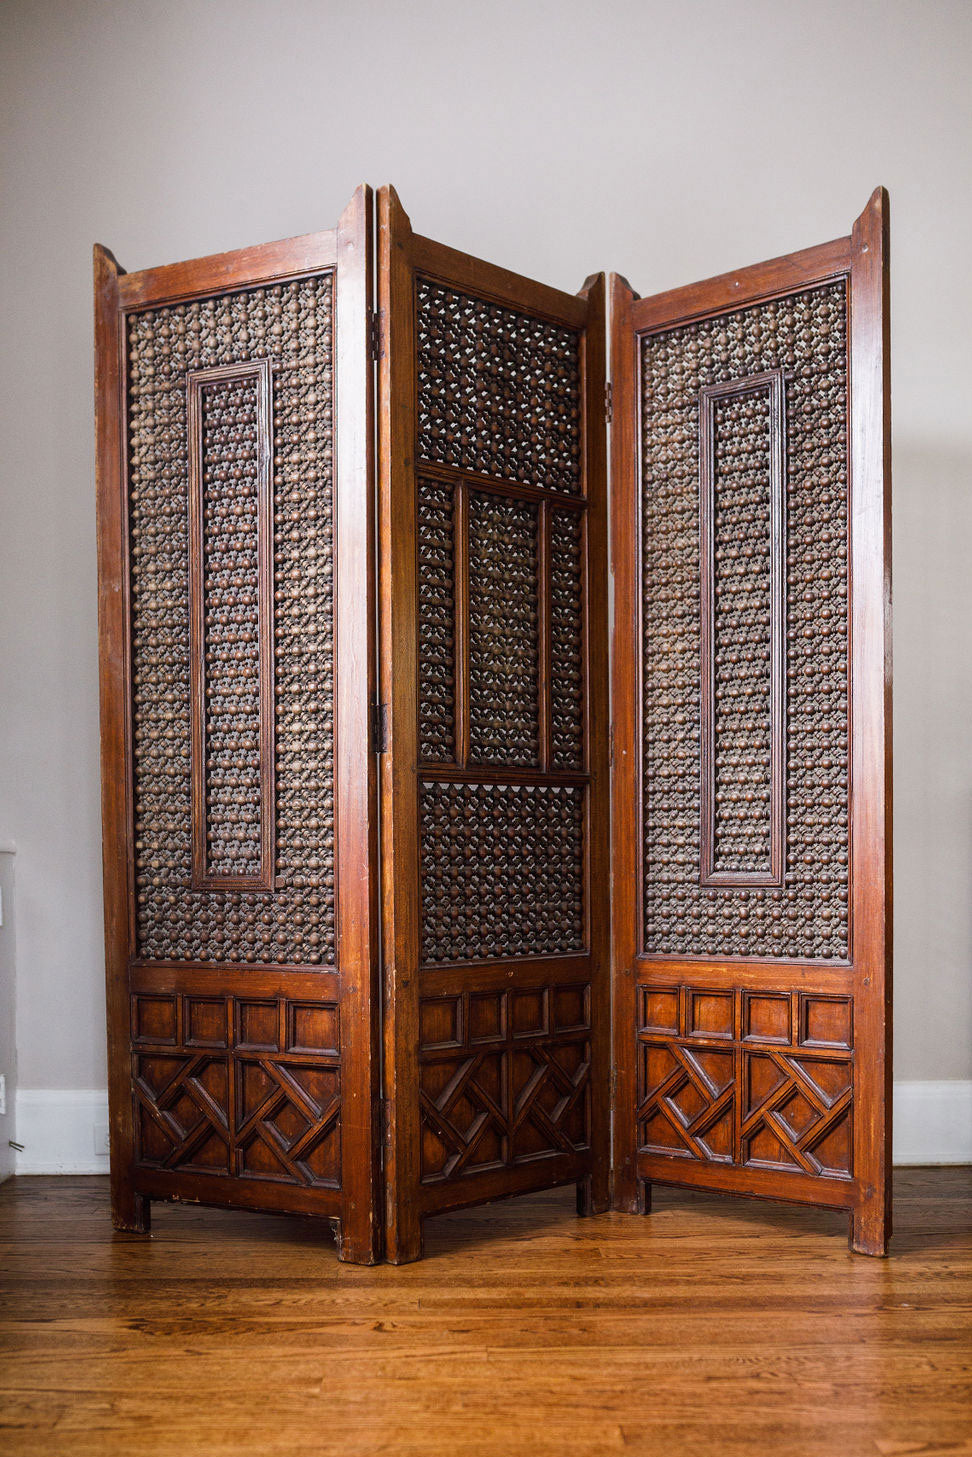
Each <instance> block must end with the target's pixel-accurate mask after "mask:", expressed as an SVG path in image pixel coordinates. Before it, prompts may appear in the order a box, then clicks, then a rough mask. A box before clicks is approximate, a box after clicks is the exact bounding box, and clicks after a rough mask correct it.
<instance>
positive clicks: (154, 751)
mask: <svg viewBox="0 0 972 1457" xmlns="http://www.w3.org/2000/svg"><path fill="white" fill-rule="evenodd" d="M331 292H332V280H331V275H330V274H325V275H322V276H319V277H315V278H307V279H298V280H295V281H293V282H290V283H284V284H274V285H271V286H268V287H263V288H255V289H250V290H247V291H246V292H241V293H236V294H231V295H228V296H226V297H222V298H215V299H213V298H210V299H203V300H199V301H194V302H190V303H186V304H174V305H171V306H166V307H162V308H158V309H152V310H146V311H144V312H141V313H133V314H131V315H130V317H129V320H128V340H127V343H128V452H129V457H128V466H129V490H130V529H131V617H132V689H133V714H132V723H133V758H134V780H135V843H136V846H137V850H136V866H135V896H136V928H137V947H138V952H139V954H140V955H142V956H145V957H150V958H164V959H175V960H183V959H192V960H205V961H236V962H254V961H255V962H271V963H272V962H278V963H284V964H303V963H308V964H310V963H324V964H327V963H333V961H334V956H335V941H334V804H333V690H334V684H333V639H332V497H331V490H332V445H333V420H332V407H333V389H332V355H333V341H332V298H331ZM262 360H269V362H270V366H271V367H272V372H273V390H272V395H273V410H272V429H271V432H270V434H271V437H272V439H271V442H270V444H271V449H272V458H273V480H272V506H273V527H272V534H273V547H274V580H273V598H274V602H273V633H274V639H275V650H274V674H275V698H274V710H273V719H274V722H273V730H274V736H275V739H276V747H275V762H276V777H275V785H274V789H275V798H276V812H275V825H274V831H275V837H276V854H275V857H274V861H275V863H274V864H273V867H272V869H273V873H274V882H273V883H274V891H273V893H272V894H268V893H266V892H260V891H257V890H249V889H233V888H228V889H220V890H218V891H213V890H210V889H199V890H194V889H192V885H191V881H192V845H191V766H190V739H191V734H190V701H191V694H190V677H191V670H190V661H191V651H190V628H189V580H190V572H189V541H188V494H189V465H188V462H189V441H188V418H187V415H188V412H187V395H188V391H187V377H188V374H189V373H190V372H191V371H197V370H212V369H215V368H217V367H218V366H229V365H244V364H251V365H253V366H254V368H256V367H257V365H258V363H259V361H262ZM234 428H236V433H238V434H240V439H239V440H233V439H231V438H230V435H232V433H233V431H230V435H228V436H227V439H226V441H225V442H224V444H225V451H230V450H235V451H237V452H238V459H237V460H235V461H234V462H233V463H232V464H231V465H230V463H229V461H228V459H227V460H226V461H224V462H223V464H224V466H226V468H227V469H231V470H232V471H233V472H235V471H237V470H239V471H240V473H241V474H240V476H239V477H238V478H237V477H235V476H234V482H237V480H238V483H242V484H243V485H244V486H245V482H246V480H247V479H248V473H249V472H250V471H251V470H252V460H253V457H252V443H251V442H250V441H249V440H248V438H247V431H248V429H249V427H248V426H247V425H246V423H245V421H244V420H242V418H241V421H240V422H239V424H238V428H237V427H234ZM223 450H224V446H223V445H221V446H220V451H221V452H222V451H223ZM221 468H222V467H221ZM244 494H245V493H244ZM240 519H241V520H242V519H243V518H240ZM215 524H216V523H215V521H214V520H213V519H212V518H211V520H210V525H215ZM226 525H227V528H228V525H229V523H226ZM234 529H235V528H234ZM246 542H247V546H246V552H245V553H244V555H246V562H243V561H242V560H241V562H240V565H241V568H242V567H244V566H245V567H246V570H245V572H243V575H244V576H246V577H247V580H249V579H250V578H249V566H250V565H252V562H251V557H252V535H251V534H247V535H246ZM228 549H229V548H228ZM232 551H233V552H234V553H236V552H237V551H238V548H237V546H236V545H234V546H233V547H232ZM248 564H249V565H248ZM231 575H232V574H231ZM230 585H231V586H233V590H234V591H235V590H237V588H236V587H235V585H233V584H232V583H231V584H230ZM243 616H244V618H246V620H245V621H243V620H241V621H239V622H237V623H236V624H235V628H234V626H233V625H232V624H230V623H228V622H227V623H221V624H219V625H220V628H221V631H222V630H223V629H225V635H224V636H223V638H222V642H223V648H225V653H226V654H227V655H230V657H231V660H232V663H233V671H234V673H237V674H238V676H239V678H240V682H241V683H242V682H243V681H244V679H245V675H244V673H243V669H244V668H245V667H247V665H249V666H250V667H252V664H253V661H254V647H253V644H252V642H251V641H250V636H251V633H252V630H253V624H252V620H251V616H252V614H251V611H250V608H249V607H247V609H246V611H245V612H244V613H243ZM233 637H235V638H236V641H235V642H234V641H231V639H232V638H233ZM223 648H221V651H223ZM221 661H222V660H221ZM197 666H198V665H197ZM223 666H224V667H225V662H224V663H223ZM247 671H249V669H247ZM251 721H252V715H251V716H250V717H248V719H247V722H248V723H251ZM224 747H225V746H224ZM221 752H222V750H221ZM229 757H230V758H231V759H232V760H233V761H234V763H235V761H236V760H239V761H240V762H241V766H242V764H243V761H244V760H246V764H247V765H248V766H249V765H250V759H249V756H248V754H247V755H244V754H242V753H237V752H236V751H235V750H233V752H232V753H231V754H230V755H229ZM230 767H231V768H232V766H230ZM236 772H237V770H236V769H235V768H233V769H232V774H236ZM239 773H240V774H241V775H242V778H243V779H244V780H245V779H246V776H247V775H252V767H246V768H243V767H241V768H240V770H239ZM247 785H248V781H247ZM248 787H249V785H248ZM234 792H235V787H234ZM253 810H254V803H253V801H252V800H251V799H250V798H249V796H247V802H246V806H245V808H244V809H243V810H242V811H241V814H242V816H243V818H242V820H241V823H242V824H243V825H244V826H248V825H249V822H250V818H251V817H252V814H253ZM222 818H224V819H225V818H226V816H225V815H224V816H222ZM227 843H229V842H227ZM245 843H246V844H247V845H249V846H250V849H249V850H247V852H246V853H247V855H248V856H249V855H250V854H251V850H252V834H251V833H250V830H247V837H246V839H245ZM219 856H220V860H219V863H220V864H222V865H224V866H225V865H226V864H228V863H230V861H229V859H228V857H227V854H226V853H224V851H223V850H222V849H220V851H219ZM237 863H238V862H237ZM246 863H247V864H248V865H249V863H250V860H249V859H247V861H246Z"/></svg>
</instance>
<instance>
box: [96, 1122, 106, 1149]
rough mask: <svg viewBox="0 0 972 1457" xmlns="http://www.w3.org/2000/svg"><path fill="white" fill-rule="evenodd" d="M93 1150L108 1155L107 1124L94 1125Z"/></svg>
mask: <svg viewBox="0 0 972 1457" xmlns="http://www.w3.org/2000/svg"><path fill="white" fill-rule="evenodd" d="M94 1151H95V1153H98V1154H104V1155H105V1157H107V1155H108V1124H107V1123H96V1124H95V1126H94Z"/></svg>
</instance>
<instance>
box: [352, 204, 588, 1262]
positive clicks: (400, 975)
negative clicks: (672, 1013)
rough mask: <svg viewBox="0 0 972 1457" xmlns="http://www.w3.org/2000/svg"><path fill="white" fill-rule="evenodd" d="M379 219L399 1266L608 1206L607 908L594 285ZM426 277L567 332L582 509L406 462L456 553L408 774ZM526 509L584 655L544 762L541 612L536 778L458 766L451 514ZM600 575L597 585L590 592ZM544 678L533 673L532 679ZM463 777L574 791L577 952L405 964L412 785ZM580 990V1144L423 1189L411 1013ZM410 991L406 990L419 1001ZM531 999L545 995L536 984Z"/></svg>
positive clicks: (415, 897)
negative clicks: (571, 345)
mask: <svg viewBox="0 0 972 1457" xmlns="http://www.w3.org/2000/svg"><path fill="white" fill-rule="evenodd" d="M378 221H379V307H380V310H381V320H382V328H381V359H380V367H379V398H380V407H379V438H380V469H379V483H380V512H381V525H380V533H379V536H380V541H381V566H380V582H381V588H380V624H381V681H382V699H383V702H384V703H385V704H386V705H387V710H388V740H387V752H386V753H385V754H384V755H383V757H382V883H383V925H384V934H385V941H384V944H385V973H384V983H385V1108H386V1120H387V1135H386V1164H385V1174H386V1200H387V1214H386V1218H387V1253H388V1257H389V1259H391V1260H393V1261H395V1262H402V1261H407V1260H411V1259H416V1258H417V1257H418V1256H419V1255H420V1253H421V1247H422V1231H421V1226H422V1219H423V1218H424V1217H425V1216H426V1215H429V1214H433V1213H436V1212H439V1211H442V1210H446V1209H453V1208H459V1207H462V1206H464V1205H467V1204H471V1203H479V1202H482V1201H483V1200H488V1199H492V1198H496V1197H499V1196H502V1195H505V1194H511V1193H517V1192H522V1191H525V1190H527V1189H534V1188H543V1187H547V1186H549V1185H552V1184H557V1183H573V1182H577V1183H578V1186H579V1194H578V1198H579V1201H580V1205H581V1206H582V1207H583V1208H584V1209H586V1210H589V1209H602V1208H605V1207H606V1205H607V1200H608V1166H607V1158H606V1154H607V1130H608V1119H609V1106H608V1096H609V1095H608V1087H607V1081H608V1079H607V1068H608V1043H607V1039H608V985H607V977H606V966H607V960H606V958H607V945H608V910H607V840H606V831H607V798H606V789H607V722H606V719H607V715H606V712H605V711H604V706H606V687H607V685H606V675H605V671H604V669H605V662H606V656H607V655H606V650H605V648H606V642H605V639H606V613H605V608H606V479H605V443H604V403H603V402H604V285H603V279H602V278H601V277H600V276H598V277H597V278H593V279H590V280H588V282H587V283H586V284H585V287H584V290H583V291H582V293H581V295H580V296H578V297H576V298H575V297H572V296H570V295H567V294H562V293H559V292H558V291H556V290H554V289H550V288H547V287H545V286H543V285H541V284H536V283H532V282H530V281H528V280H526V279H523V278H520V277H519V276H518V275H515V274H511V273H509V272H507V271H506V270H504V269H500V268H495V267H493V266H491V265H489V264H486V263H482V262H480V261H479V260H477V259H473V258H470V257H468V256H467V255H465V254H462V253H458V252H456V251H455V250H453V249H450V248H446V247H444V246H442V245H441V244H438V243H434V242H432V241H431V240H429V239H427V238H422V237H419V236H417V235H416V234H414V233H413V232H412V229H411V226H410V223H409V221H408V218H407V216H406V214H405V212H404V210H403V209H402V206H401V203H400V202H399V200H398V197H397V194H396V193H395V192H394V189H392V188H390V187H387V188H383V189H381V191H380V192H379V198H378ZM417 277H423V278H429V279H431V280H434V281H436V282H437V283H440V284H445V285H447V286H448V287H450V288H452V289H458V290H460V291H462V292H464V293H468V294H470V295H472V296H473V297H475V298H477V299H482V300H486V301H489V302H493V303H498V304H500V305H501V306H503V307H506V308H512V309H516V310H522V311H524V312H525V313H528V314H530V315H533V316H538V317H541V318H545V319H550V320H553V321H555V322H557V323H562V324H565V325H567V326H569V327H571V328H575V329H579V330H582V331H583V341H584V342H583V351H584V385H583V389H584V412H585V413H584V420H585V423H584V442H583V452H584V479H585V483H586V484H585V496H586V498H585V499H583V500H572V499H571V498H569V497H568V496H566V495H565V494H563V493H558V492H556V491H554V490H548V489H543V488H541V487H538V486H530V485H528V484H525V483H520V482H512V481H510V480H503V479H500V478H498V477H494V476H491V475H485V474H482V473H478V472H476V471H470V470H467V469H464V468H463V469H453V468H452V467H444V466H442V465H436V464H435V463H426V462H423V463H422V464H421V474H422V475H423V477H424V476H428V477H430V478H433V479H444V480H448V481H450V482H454V483H455V517H454V520H455V528H456V554H457V572H456V578H457V590H456V594H455V616H456V634H455V646H456V658H457V663H456V679H457V690H458V691H457V695H456V702H457V714H456V763H455V764H453V765H441V764H425V763H423V764H421V766H420V760H419V742H418V705H417V698H416V693H417V681H418V639H417V634H418V615H417V600H418V599H417V591H418V582H417V576H416V573H417V563H416V540H417V521H416V491H417V476H418V471H419V465H418V462H417V453H416V409H417V405H416V391H417V379H416V364H415V358H416V333H415V330H416V323H415V303H414V293H415V283H414V280H415V279H416V278H417ZM473 489H475V490H477V491H480V492H482V491H485V492H487V493H496V494H499V495H506V496H513V497H515V498H518V499H521V500H524V501H532V502H534V503H536V508H537V520H538V540H539V584H540V585H539V595H540V599H541V602H542V603H543V604H545V603H546V601H547V594H548V583H549V550H550V549H549V524H548V522H549V512H550V510H551V509H552V508H553V507H554V505H556V506H557V507H558V508H562V509H564V510H578V511H579V512H582V513H583V514H584V516H586V518H587V526H586V538H585V546H584V561H585V563H586V565H585V568H584V587H583V593H584V601H585V604H586V610H587V611H586V615H587V629H586V634H587V635H586V641H585V657H586V660H587V673H588V675H589V676H588V684H589V690H588V694H587V706H586V709H585V718H586V733H585V740H586V743H587V763H586V764H585V768H584V771H582V772H577V773H571V772H559V773H558V772H554V771H553V770H552V769H551V767H550V710H549V664H550V641H549V622H548V619H547V616H546V607H545V605H542V606H541V609H540V626H539V634H538V636H539V655H540V680H541V684H542V687H541V692H540V726H539V735H540V746H541V747H540V767H539V768H538V769H526V768H523V767H516V768H507V767H505V766H504V767H500V766H498V765H492V764H473V763H471V762H470V752H471V750H470V733H469V725H470V715H469V688H468V681H469V654H470V644H469V640H468V631H467V627H466V623H467V622H468V598H469V564H468V549H467V540H468V520H469V497H470V492H471V490H473ZM598 577H600V584H599V585H592V582H593V583H597V579H598ZM545 674H546V675H547V676H544V675H545ZM420 778H421V780H423V781H427V782H444V781H445V782H451V783H462V782H475V783H479V784H548V783H549V784H564V785H571V784H574V785H581V786H583V785H585V784H589V789H588V790H587V794H588V806H587V809H586V811H585V823H586V836H585V838H586V842H587V852H586V866H585V883H586V898H585V899H586V907H587V910H586V916H587V920H588V948H589V949H588V951H587V952H585V953H583V954H574V955H569V956H558V957H540V958H531V957H518V958H502V957H500V958H497V959H493V960H485V961H483V960H476V959H472V960H469V961H462V962H455V963H449V964H436V965H430V966H426V967H424V968H423V967H422V964H421V953H420V924H421V894H420V879H419V857H420V838H419V818H418V786H419V780H420ZM588 979H589V980H590V983H591V986H592V988H593V991H592V1013H591V1042H592V1048H593V1050H592V1059H593V1060H594V1064H595V1069H596V1071H595V1075H593V1076H592V1080H591V1097H592V1108H591V1126H592V1130H593V1131H592V1138H591V1147H590V1149H589V1150H588V1151H585V1152H583V1153H577V1154H573V1155H570V1156H568V1155H567V1154H559V1155H554V1156H551V1157H550V1158H543V1159H537V1160H536V1161H535V1162H534V1163H522V1164H520V1165H519V1166H518V1167H509V1166H505V1167H497V1168H494V1169H492V1170H491V1171H489V1172H483V1173H479V1174H476V1175H475V1176H474V1177H470V1178H468V1179H467V1180H465V1181H461V1180H455V1181H454V1182H453V1183H452V1184H451V1185H450V1184H449V1183H448V1182H447V1183H446V1184H445V1185H444V1186H443V1185H441V1184H436V1183H434V1182H432V1183H430V1182H428V1181H425V1182H423V1179H422V1174H421V1168H420V1147H421V1127H420V1121H419V1119H420V1098H419V1066H418V1047H419V1043H420V1027H419V1016H420V1002H421V999H422V997H423V996H424V997H434V996H435V994H436V992H438V993H440V994H441V993H443V992H446V991H449V992H452V993H453V994H454V995H461V996H466V995H467V994H468V993H469V991H470V990H471V989H473V988H475V990H476V991H477V992H482V991H483V989H485V988H489V987H502V988H506V987H511V988H537V989H539V988H546V987H549V986H550V985H552V984H554V983H555V982H557V983H561V982H562V983H563V984H564V985H573V984H575V983H577V982H578V981H580V982H584V983H585V984H586V981H587V980H588ZM420 990H421V995H420ZM544 995H547V993H546V992H545V991H544Z"/></svg>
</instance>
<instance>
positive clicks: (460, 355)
mask: <svg viewBox="0 0 972 1457" xmlns="http://www.w3.org/2000/svg"><path fill="white" fill-rule="evenodd" d="M417 295H418V298H417V305H418V308H417V321H418V416H419V418H418V451H419V456H420V457H421V458H422V459H423V460H428V461H435V462H437V463H439V464H442V465H451V466H458V467H460V468H461V469H464V470H471V471H481V472H483V473H485V474H487V475H492V476H499V477H501V478H503V479H504V480H510V481H519V482H522V483H524V484H527V485H534V486H547V487H549V488H551V489H555V490H562V491H572V492H576V491H579V490H580V487H581V465H580V461H581V437H580V405H581V401H580V342H579V339H578V335H577V334H576V333H575V331H574V330H573V329H567V328H564V326H563V325H560V324H552V323H548V322H547V321H546V320H544V319H538V318H534V317H532V316H531V315H529V314H522V313H518V312H516V311H514V310H513V309H508V308H503V307H502V306H501V305H500V304H494V303H490V302H488V301H487V300H486V299H481V298H475V297H472V296H471V295H469V294H464V293H459V292H457V291H456V290H454V289H450V288H445V287H443V286H442V285H441V284H437V283H431V282H429V281H428V280H426V279H419V280H418V282H417Z"/></svg>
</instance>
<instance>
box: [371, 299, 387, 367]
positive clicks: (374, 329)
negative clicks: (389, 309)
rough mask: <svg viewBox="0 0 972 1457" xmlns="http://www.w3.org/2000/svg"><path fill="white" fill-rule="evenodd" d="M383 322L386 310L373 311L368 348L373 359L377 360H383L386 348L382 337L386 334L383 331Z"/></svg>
mask: <svg viewBox="0 0 972 1457" xmlns="http://www.w3.org/2000/svg"><path fill="white" fill-rule="evenodd" d="M383 322H384V310H383V309H372V310H371V318H370V320H369V325H368V335H369V339H368V347H369V349H370V350H371V357H372V359H376V360H377V359H380V358H381V356H382V354H383V352H384V347H385V341H384V339H383V337H382V335H383V332H384V331H383V329H382V324H383Z"/></svg>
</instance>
